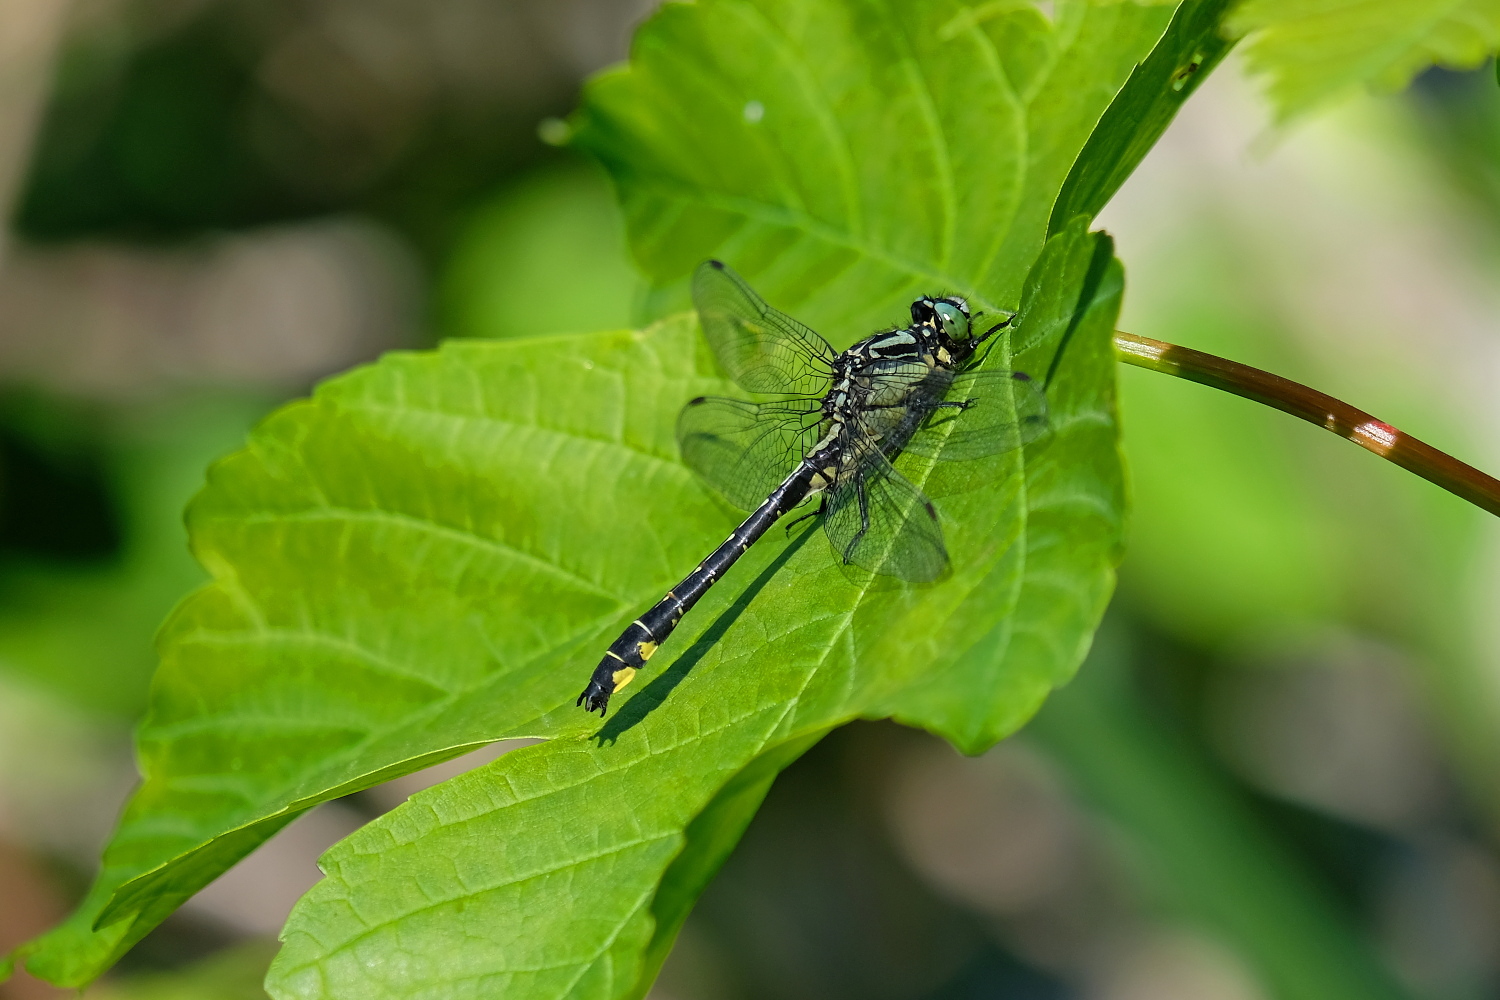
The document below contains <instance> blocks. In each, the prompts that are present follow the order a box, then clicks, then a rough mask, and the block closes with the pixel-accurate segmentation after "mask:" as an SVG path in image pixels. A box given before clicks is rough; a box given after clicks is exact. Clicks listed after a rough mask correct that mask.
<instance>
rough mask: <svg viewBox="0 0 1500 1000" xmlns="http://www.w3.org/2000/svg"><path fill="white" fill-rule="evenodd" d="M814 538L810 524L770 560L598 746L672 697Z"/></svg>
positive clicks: (616, 719) (609, 724)
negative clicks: (774, 578)
mask: <svg viewBox="0 0 1500 1000" xmlns="http://www.w3.org/2000/svg"><path fill="white" fill-rule="evenodd" d="M815 534H821V531H820V530H819V527H818V522H817V521H813V522H812V523H811V524H809V526H808V528H807V529H806V530H803V531H801V532H798V533H797V535H796V537H794V538H793V539H792V542H791V544H789V545H788V546H787V547H786V548H785V549H783V550H782V551H781V554H780V555H778V556H777V557H776V558H775V559H773V560H771V564H770V565H769V566H767V567H766V568H765V569H763V570H761V572H760V575H759V576H757V577H756V578H755V579H754V580H753V581H751V583H750V586H748V587H746V588H745V591H744V593H742V594H740V596H739V597H737V598H736V599H735V602H734V603H733V604H731V605H730V606H729V607H728V608H726V609H725V610H724V612H723V614H721V615H719V617H718V618H716V619H714V623H713V624H712V625H710V626H709V627H708V628H707V629H706V630H705V631H704V633H703V634H702V635H700V636H699V637H698V639H697V641H695V642H694V643H693V644H692V645H691V646H689V647H688V648H687V649H686V650H685V651H684V652H683V654H682V655H681V656H679V657H678V658H677V659H676V660H674V661H673V663H672V665H671V666H670V667H668V668H667V669H666V670H665V671H664V672H663V673H662V675H661V676H660V677H657V678H656V679H655V680H653V681H651V683H649V684H647V685H646V686H645V688H643V689H642V690H641V692H640V694H638V695H636V696H635V697H634V698H632V699H630V700H629V701H628V702H626V703H625V705H624V706H623V707H622V708H621V709H620V711H619V712H617V713H615V715H614V716H612V717H611V718H609V719H607V720H606V721H605V723H604V725H603V726H602V727H601V728H600V729H599V731H598V732H597V733H595V734H594V739H596V740H597V741H598V743H599V745H600V746H601V747H602V746H605V745H606V744H610V743H614V742H615V741H616V740H618V739H619V738H620V736H621V735H622V734H624V733H626V732H628V731H629V730H631V729H632V728H634V727H635V726H637V725H639V724H640V723H641V722H643V721H644V720H645V718H646V716H648V715H650V714H651V713H652V712H654V711H656V709H657V707H658V706H660V705H661V703H662V702H664V701H666V700H667V696H668V695H670V694H671V693H672V691H673V689H675V688H676V687H677V685H678V684H681V683H682V680H683V678H684V677H686V676H687V675H688V672H689V671H691V670H692V669H693V667H695V666H697V665H698V661H699V660H701V659H703V654H705V653H707V652H708V651H709V650H710V649H712V648H713V646H714V643H716V642H718V641H719V640H720V639H721V638H723V636H724V633H725V632H727V631H728V630H729V627H730V626H731V625H733V624H734V623H735V622H736V621H738V620H739V617H740V615H742V614H744V612H745V609H746V608H748V607H749V606H750V602H751V601H753V600H755V598H756V596H757V595H759V594H760V592H761V590H762V589H764V588H765V586H766V584H768V583H770V582H771V578H772V577H773V576H775V575H776V574H777V573H778V572H780V571H781V567H783V566H785V565H786V562H787V560H788V559H790V558H791V557H792V556H793V555H795V554H796V553H797V551H798V550H799V549H801V548H802V546H803V545H806V544H807V539H808V538H809V537H810V536H812V535H815Z"/></svg>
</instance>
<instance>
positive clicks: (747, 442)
mask: <svg viewBox="0 0 1500 1000" xmlns="http://www.w3.org/2000/svg"><path fill="white" fill-rule="evenodd" d="M822 422H823V414H822V406H821V404H820V403H819V401H817V400H792V401H789V402H784V403H781V402H778V403H749V402H746V401H745V400H742V399H725V398H723V397H721V396H700V397H698V398H697V399H695V400H693V401H692V402H690V403H688V405H687V406H685V407H683V409H682V413H681V414H680V415H679V416H678V418H677V443H678V445H679V447H681V449H682V460H683V461H684V462H686V463H687V465H688V468H690V469H692V470H693V471H694V472H696V473H697V474H698V475H699V476H702V477H703V480H704V482H706V483H708V485H710V486H712V487H713V488H714V489H716V490H718V491H719V492H720V493H722V494H724V497H725V499H727V500H728V501H729V502H730V503H732V504H734V505H735V506H736V507H739V508H740V509H741V510H754V509H755V508H756V507H759V506H760V504H761V502H762V501H764V500H765V499H766V496H767V495H768V494H769V493H770V492H771V491H772V490H774V489H775V488H776V487H777V486H778V485H779V484H780V483H781V481H782V480H783V479H785V478H786V477H787V475H788V474H790V473H791V471H792V470H793V469H794V468H796V466H797V463H798V462H800V461H801V460H802V457H803V456H804V455H805V454H807V452H808V450H809V449H811V448H812V446H813V445H814V444H816V443H817V440H818V433H819V428H820V426H821V425H822Z"/></svg>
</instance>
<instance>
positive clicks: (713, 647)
mask: <svg viewBox="0 0 1500 1000" xmlns="http://www.w3.org/2000/svg"><path fill="white" fill-rule="evenodd" d="M1120 290H1121V272H1120V268H1119V265H1118V264H1117V263H1116V262H1114V261H1113V259H1112V257H1111V255H1110V241H1109V240H1108V238H1107V237H1103V236H1100V235H1097V234H1088V233H1086V232H1085V227H1084V225H1083V222H1082V220H1080V222H1079V223H1078V224H1076V225H1074V226H1073V227H1070V228H1069V229H1068V230H1066V231H1065V232H1064V233H1062V234H1060V235H1059V236H1058V237H1057V238H1056V239H1055V240H1054V241H1052V243H1050V244H1049V245H1048V248H1047V252H1046V253H1044V254H1043V257H1042V259H1041V260H1040V261H1039V262H1038V264H1037V266H1036V268H1035V269H1034V270H1033V273H1032V275H1031V277H1030V279H1029V281H1028V283H1027V286H1026V294H1025V297H1024V300H1023V308H1022V313H1021V318H1020V322H1019V325H1018V328H1017V331H1016V342H1017V343H1023V344H1025V343H1029V344H1030V346H1029V347H1027V348H1025V349H1024V350H1023V351H1021V353H1020V354H1019V355H1018V358H1017V361H1018V362H1019V364H1020V366H1021V367H1022V368H1030V369H1032V370H1035V371H1037V372H1038V373H1042V372H1046V371H1047V370H1048V369H1049V366H1050V365H1051V363H1052V362H1053V361H1054V360H1055V361H1056V365H1055V369H1054V370H1053V372H1052V379H1051V389H1050V391H1049V396H1050V400H1051V403H1052V406H1053V416H1054V420H1055V423H1056V427H1057V430H1056V432H1055V433H1054V435H1053V436H1052V437H1051V438H1049V439H1048V440H1047V441H1046V442H1045V443H1043V444H1039V445H1036V446H1032V447H1029V448H1027V449H1026V451H1025V452H1023V453H1013V454H1011V455H1007V456H1001V457H999V458H996V459H993V460H986V461H982V462H972V463H957V462H954V463H932V462H920V463H919V462H911V461H908V460H907V459H906V458H903V459H902V462H903V463H904V464H905V465H906V469H907V472H908V474H909V475H911V476H912V477H913V478H914V479H915V480H916V481H917V482H919V483H920V484H922V485H923V487H924V488H925V489H926V490H928V492H929V493H930V494H931V495H932V496H933V497H934V498H935V500H936V502H937V503H938V504H939V505H940V507H941V510H942V514H943V516H944V527H945V531H946V532H947V535H948V540H949V543H950V546H951V548H952V550H953V552H955V553H959V554H961V555H960V556H959V557H958V558H957V559H955V567H954V572H953V575H952V576H951V577H950V578H949V579H947V580H944V581H943V582H941V583H939V584H937V585H934V586H931V587H926V588H912V587H900V586H895V585H892V584H888V583H884V582H881V581H875V580H871V579H869V578H863V579H861V578H853V579H851V578H850V575H848V574H847V573H846V572H845V571H843V568H842V567H841V566H840V565H838V563H837V561H836V560H835V559H834V558H833V555H832V553H831V551H830V549H829V547H828V545H827V543H826V542H825V541H824V540H823V538H822V537H821V534H820V533H819V531H818V529H817V528H816V526H808V527H805V528H803V529H802V530H800V531H797V532H795V533H793V534H791V535H790V536H779V533H776V534H773V535H771V536H768V537H767V538H766V539H764V540H763V541H762V542H761V543H758V544H757V545H756V546H755V547H754V548H753V549H752V550H751V551H750V553H749V554H748V555H746V556H745V557H744V559H742V561H741V563H740V564H738V565H737V566H736V567H735V568H734V570H732V571H731V573H730V574H728V575H727V576H726V577H725V579H724V580H723V582H722V583H721V584H720V585H719V586H717V587H715V588H714V589H713V590H712V591H710V593H709V595H708V596H707V597H706V598H705V599H704V601H703V603H702V604H700V605H699V607H698V608H697V609H696V610H695V611H694V613H693V614H692V615H690V616H689V617H688V618H687V619H685V620H684V622H683V624H682V626H681V628H680V629H679V631H678V633H677V634H675V635H674V636H673V638H672V641H671V642H670V643H669V644H667V646H665V647H664V648H663V649H662V651H661V652H660V653H658V655H657V658H656V659H655V660H653V669H654V668H655V664H656V663H657V661H661V663H662V666H663V667H664V669H662V670H661V672H659V673H656V674H655V676H653V677H652V678H651V679H650V680H649V681H648V682H647V683H645V684H644V686H643V687H642V688H641V689H640V690H638V691H637V690H634V689H629V690H628V691H627V693H628V694H632V695H633V697H630V698H625V699H622V700H623V704H622V705H621V707H620V709H619V710H618V711H617V712H616V713H615V714H614V715H612V716H611V717H610V718H609V719H608V720H607V721H606V722H605V724H604V726H603V728H602V730H601V731H600V733H599V741H598V743H599V745H598V746H590V745H588V744H585V743H580V742H577V741H573V740H554V741H552V742H549V743H546V744H541V745H537V746H533V747H528V748H526V749H524V750H520V751H515V752H513V753H511V754H508V755H506V756H505V757H503V758H501V759H500V760H499V761H496V762H495V763H494V764H493V765H490V766H488V767H485V768H482V769H479V770H476V771H472V772H470V773H468V774H466V775H463V776H461V777H459V778H456V779H453V780H452V781H449V782H447V783H445V784H443V785H441V786H438V787H436V788H433V789H430V790H428V791H427V792H424V793H422V794H420V795H418V796H415V797H413V799H412V800H411V801H410V802H409V803H407V804H406V805H404V806H402V807H401V808H399V809H397V810H395V811H394V812H392V813H390V814H388V815H387V816H385V817H383V818H381V819H379V820H377V821H375V822H374V823H371V824H370V825H369V826H367V827H365V828H364V829H363V830H361V831H359V832H358V833H356V834H355V835H353V836H352V837H350V838H349V839H347V840H346V841H344V842H343V843H342V844H340V845H338V846H336V847H335V848H333V849H332V850H331V851H330V852H329V853H328V854H326V855H325V856H324V858H323V860H322V866H323V868H324V871H325V872H326V873H327V875H328V878H326V879H325V880H324V881H323V882H322V883H320V884H319V885H318V886H317V887H316V888H315V889H313V890H312V891H311V892H310V893H309V894H308V895H307V896H306V897H304V898H303V900H302V901H301V902H300V903H299V904H298V906H297V908H296V909H295V910H294V911H293V914H292V917H291V919H290V920H289V921H288V923H287V927H286V930H285V932H284V940H285V947H284V948H283V950H282V952H281V954H280V956H278V958H277V961H276V963H275V964H274V965H273V967H272V971H271V975H270V977H269V978H268V986H269V988H270V989H271V991H272V993H273V995H276V996H280V997H322V996H329V995H335V994H348V995H359V996H368V997H424V996H431V997H439V996H441V997H470V996H472V997H478V996H493V995H505V996H526V997H600V998H603V997H630V996H639V995H641V994H642V993H643V992H644V990H645V988H646V986H647V985H649V982H650V977H651V975H652V974H654V970H655V967H656V965H657V964H658V963H659V961H660V959H661V957H663V955H664V954H665V950H666V947H667V946H668V944H669V943H670V939H671V936H672V935H673V934H674V933H675V930H676V926H677V924H679V923H680V921H681V919H682V917H683V916H684V915H685V913H686V910H687V908H688V906H689V905H690V903H691V901H692V899H693V898H694V897H695V896H696V894H697V892H698V891H699V890H700V889H701V887H702V885H703V884H704V882H705V881H706V879H707V878H708V877H709V875H711V874H712V872H713V870H715V869H716V868H717V866H718V863H719V862H720V861H721V860H722V859H723V857H724V855H725V853H726V852H727V850H728V848H729V846H730V845H731V844H732V842H733V841H734V840H735V839H737V837H738V835H739V832H740V831H741V830H742V829H743V827H744V825H745V823H746V822H748V820H749V818H750V815H751V813H752V812H753V808H754V806H755V804H756V803H758V801H759V799H760V797H761V796H762V795H764V792H765V789H766V787H767V786H768V784H769V782H770V779H771V778H772V776H773V775H774V774H775V772H776V771H779V770H780V769H781V768H782V767H784V766H785V765H786V764H787V763H788V762H790V760H792V759H794V758H795V757H796V756H797V755H798V754H800V753H801V752H802V751H803V750H804V749H806V747H807V746H808V745H810V744H811V743H812V742H813V741H815V740H816V739H818V738H819V737H820V736H821V735H822V734H823V733H824V732H826V731H827V730H828V729H829V728H831V727H832V726H835V725H838V724H841V723H844V722H847V721H850V720H852V719H854V718H856V717H859V716H884V715H891V714H894V715H896V716H897V717H899V718H902V719H904V720H906V721H908V722H912V723H914V724H919V725H924V726H926V727H928V728H930V729H933V730H935V731H938V732H940V733H942V734H944V735H946V736H947V737H948V738H950V739H952V740H954V741H955V742H958V743H959V744H960V745H962V746H964V747H965V748H966V749H969V750H977V749H980V748H982V747H984V746H987V745H989V744H990V743H993V742H994V741H995V740H997V739H998V738H1000V737H1001V736H1003V735H1005V734H1006V733H1008V732H1011V731H1013V730H1014V729H1015V728H1016V727H1017V726H1018V725H1019V724H1020V723H1021V722H1023V721H1024V720H1025V719H1026V718H1027V717H1029V716H1030V715H1031V713H1033V712H1034V711H1035V709H1036V707H1037V706H1038V705H1039V704H1040V703H1041V701H1042V699H1043V698H1044V697H1045V696H1046V694H1047V693H1048V692H1049V691H1050V690H1051V689H1052V688H1053V687H1054V686H1055V685H1056V684H1058V683H1060V682H1062V681H1063V680H1065V679H1066V678H1067V677H1068V675H1069V674H1070V673H1071V672H1072V670H1073V669H1074V668H1075V666H1076V665H1077V663H1078V661H1079V659H1081V657H1082V655H1083V653H1084V651H1085V650H1086V648H1087V646H1088V642H1089V638H1090V636H1091V634H1092V630H1093V627H1094V625H1095V624H1096V622H1097V620H1098V616H1099V614H1100V613H1101V611H1102V608H1103V605H1104V602H1105V600H1106V599H1107V597H1108V594H1109V589H1110V584H1111V581H1112V565H1113V562H1114V560H1115V558H1116V555H1117V548H1118V542H1119V530H1120V518H1121V508H1122V504H1123V498H1122V496H1121V483H1120V475H1119V467H1118V457H1117V455H1116V452H1115V424H1114V418H1113V415H1112V412H1111V410H1112V399H1113V392H1114V390H1113V379H1114V373H1113V371H1112V368H1113V365H1114V360H1113V348H1112V346H1111V343H1112V342H1111V334H1112V331H1113V324H1114V318H1115V315H1116V312H1117V309H1118V304H1119V296H1120ZM693 336H694V331H693V328H692V327H691V326H690V325H688V324H680V323H671V324H669V325H667V326H663V327H659V328H657V329H656V330H655V331H654V332H653V334H652V335H651V336H650V337H649V339H648V340H647V341H646V343H649V344H652V345H655V346H656V349H657V350H658V351H660V359H661V360H660V361H659V362H658V363H659V364H661V365H663V366H665V365H669V364H670V360H669V359H670V358H672V357H673V356H675V355H678V354H689V355H690V354H693V353H694V349H693V344H692V338H693ZM521 347H522V345H520V344H518V345H516V349H517V350H519V349H521ZM591 356H592V357H593V358H594V360H595V363H596V365H601V366H605V367H608V368H609V369H611V370H618V368H619V367H622V366H618V365H616V364H615V363H614V361H613V360H611V359H610V356H609V355H608V354H607V353H605V352H603V351H598V352H591ZM395 374H396V373H391V375H390V376H388V377H387V378H388V380H389V381H390V382H391V383H392V386H393V387H394V386H395V385H396V384H400V385H402V386H404V388H405V391H407V392H416V393H418V394H420V395H422V396H424V397H428V398H431V393H432V391H433V388H434V387H432V386H429V385H427V384H426V383H425V382H424V381H421V380H416V379H414V378H413V373H411V372H409V371H408V372H406V373H403V375H402V377H401V378H400V379H396V378H395V377H394V375H395ZM609 489H610V485H609V483H608V482H605V483H603V484H601V490H602V491H605V492H607V491H608V490H609ZM600 499H601V502H608V503H610V504H612V505H614V504H626V503H628V501H626V500H625V499H623V498H622V497H618V496H605V497H601V498H600ZM631 507H632V509H633V510H634V511H637V512H638V513H639V514H640V515H641V516H646V513H647V511H649V510H652V509H660V510H662V511H667V512H681V511H689V512H691V511H694V510H708V511H712V510H713V508H712V504H711V502H710V501H708V500H706V498H705V497H704V494H703V491H702V489H701V487H698V486H696V485H695V484H692V483H691V481H690V480H687V479H686V478H685V477H684V478H679V479H668V478H666V477H663V478H662V479H661V481H660V482H658V483H657V484H656V485H655V486H654V487H653V489H652V492H651V497H650V500H649V502H642V501H637V502H636V503H635V504H632V505H631ZM720 517H721V518H722V519H721V520H719V522H718V524H717V525H716V527H717V531H703V532H700V533H697V534H696V537H693V538H692V539H691V542H690V543H689V544H688V545H687V550H688V551H697V552H701V551H703V550H706V548H707V547H709V546H711V545H712V544H714V542H715V541H716V540H717V539H718V538H719V537H721V536H722V534H723V532H724V531H725V530H726V529H727V527H728V526H729V525H730V524H731V523H732V518H731V517H723V516H722V515H720ZM622 530H623V531H627V532H628V530H629V529H628V527H625V526H622ZM650 530H651V531H653V532H655V531H658V530H662V529H660V528H658V527H657V525H656V523H653V524H652V526H651V529H650ZM579 534H582V533H579ZM669 537H671V536H669ZM579 541H580V542H586V541H588V540H587V539H585V538H580V539H579ZM591 544H594V545H598V546H601V547H604V548H605V549H606V550H608V549H609V548H611V547H613V545H614V544H615V543H612V542H611V541H610V540H608V539H599V540H593V541H592V542H591ZM692 561H693V558H692V557H688V558H683V559H681V560H680V561H679V562H678V563H677V565H676V566H674V567H672V568H671V570H670V571H666V572H660V575H658V576H657V577H656V578H655V579H651V580H648V581H646V583H645V586H644V587H642V588H641V590H640V591H639V594H638V599H637V600H636V601H635V602H633V604H632V605H631V606H630V607H629V608H628V610H626V611H625V613H624V614H622V615H621V616H619V617H618V618H617V619H616V620H615V622H614V627H615V628H618V627H620V626H622V625H624V624H625V623H626V622H628V621H629V619H630V617H633V615H634V614H636V613H638V610H639V608H640V607H641V606H642V605H643V604H645V603H646V602H648V601H650V600H652V599H654V598H655V597H656V596H659V594H660V593H661V591H662V590H664V589H665V588H666V587H667V586H669V585H670V584H671V583H672V582H673V581H674V580H675V578H676V577H677V575H678V574H679V573H680V572H682V571H684V570H686V569H687V568H690V567H691V565H692ZM616 572H620V573H621V579H622V581H623V580H624V579H625V578H627V577H628V576H630V575H631V574H630V573H629V572H628V568H626V567H622V568H620V569H618V570H616ZM625 585H629V584H625ZM600 638H603V636H601V637H600ZM597 648H598V647H597V646H596V647H595V649H596V650H597ZM580 677H581V674H579V673H573V674H570V675H567V676H564V677H560V678H558V680H559V681H560V682H561V683H567V684H569V686H568V687H567V688H565V689H563V691H562V692H561V694H562V696H563V698H565V699H570V696H571V695H572V694H573V693H574V691H575V690H576V688H577V686H578V685H577V681H578V680H579V678H580ZM570 682H571V683H570ZM747 768H749V769H750V770H749V771H748V772H747V771H746V769H747ZM659 885H660V886H661V889H660V891H658V886H659ZM456 939H461V940H463V941H464V942H465V947H464V948H462V949H458V950H456V951H455V949H453V948H452V947H451V943H452V942H453V941H454V940H456ZM334 984H337V985H336V986H335V985H334Z"/></svg>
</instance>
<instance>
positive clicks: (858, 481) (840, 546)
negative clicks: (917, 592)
mask: <svg viewBox="0 0 1500 1000" xmlns="http://www.w3.org/2000/svg"><path fill="white" fill-rule="evenodd" d="M823 530H824V531H825V532H827V534H828V540H829V541H830V542H831V543H833V548H834V551H835V552H836V553H837V554H838V556H839V558H841V559H842V560H843V561H844V562H846V563H853V564H854V565H856V566H860V567H862V568H864V569H867V570H869V571H870V572H872V573H879V574H881V575H883V576H894V577H898V578H900V579H903V580H910V581H911V582H913V583H929V582H931V581H933V580H936V579H938V578H939V577H941V576H942V575H943V574H944V573H946V572H947V570H948V550H947V548H946V547H945V546H944V545H943V529H942V527H941V526H940V525H939V524H938V519H937V512H936V511H935V510H933V508H932V502H931V501H930V500H928V499H927V498H926V497H925V496H923V495H922V491H921V490H919V489H917V488H916V487H915V486H913V485H912V484H911V482H910V481H909V480H908V479H907V478H906V477H905V476H903V475H901V473H899V472H897V471H896V470H895V469H894V468H893V467H892V466H891V463H890V462H888V461H886V460H885V458H884V457H882V456H881V455H879V454H875V455H872V456H871V457H870V459H869V460H867V461H866V462H865V463H864V466H863V468H862V469H861V470H860V471H859V473H857V474H854V475H849V476H847V477H845V478H844V480H843V481H842V482H841V483H839V484H838V485H836V486H835V487H833V489H832V490H831V495H830V496H829V498H828V507H827V510H826V512H825V518H824V521H823Z"/></svg>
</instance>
